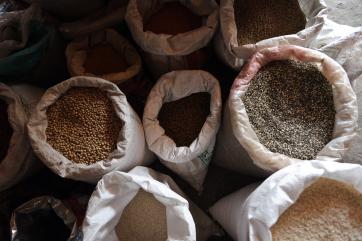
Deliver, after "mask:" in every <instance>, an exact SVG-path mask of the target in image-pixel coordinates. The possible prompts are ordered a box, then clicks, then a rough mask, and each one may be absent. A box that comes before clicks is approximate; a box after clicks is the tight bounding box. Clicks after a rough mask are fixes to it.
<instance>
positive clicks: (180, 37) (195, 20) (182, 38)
mask: <svg viewBox="0 0 362 241" xmlns="http://www.w3.org/2000/svg"><path fill="white" fill-rule="evenodd" d="M218 11H219V8H218V5H217V3H216V2H215V1H214V0H212V1H210V0H202V1H195V0H179V1H166V0H150V1H137V0H130V2H129V4H128V7H127V12H126V16H125V20H126V22H127V24H128V27H129V29H130V31H131V33H132V36H133V38H134V40H135V41H136V43H137V44H138V45H139V46H140V47H141V48H142V50H143V53H142V54H143V58H144V60H145V63H146V65H147V67H148V69H149V71H150V72H151V73H152V74H153V76H154V78H155V79H157V78H159V77H160V76H161V75H162V74H165V73H167V72H169V71H172V70H183V69H200V68H201V66H202V65H203V64H204V63H205V61H206V60H207V51H206V50H205V49H202V48H204V47H206V45H207V44H208V43H209V42H210V40H211V39H212V37H213V35H214V33H215V31H216V28H217V26H218Z"/></svg>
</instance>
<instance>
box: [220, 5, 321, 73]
mask: <svg viewBox="0 0 362 241" xmlns="http://www.w3.org/2000/svg"><path fill="white" fill-rule="evenodd" d="M298 3H299V6H300V8H301V10H302V12H303V13H304V15H305V18H306V20H307V23H306V26H305V29H303V30H302V31H299V32H298V33H296V34H291V35H284V36H278V37H274V38H270V39H265V40H261V41H259V42H257V43H255V44H246V45H239V43H238V40H237V28H236V23H235V16H234V1H233V0H221V1H220V28H219V30H218V32H217V34H216V37H215V40H214V46H215V50H216V53H217V54H218V56H219V58H220V59H222V60H223V61H224V62H225V63H226V64H227V65H229V66H230V67H232V68H233V69H236V70H240V68H241V67H242V66H243V64H244V62H245V61H246V60H247V59H249V58H250V56H252V55H253V54H254V53H255V52H256V51H258V50H260V49H263V48H266V47H271V46H275V45H289V44H293V45H298V46H304V47H309V44H310V43H311V42H312V41H313V40H314V39H315V38H316V37H317V36H318V34H319V32H320V31H321V29H322V27H323V23H324V16H326V5H325V3H324V1H323V0H298Z"/></svg>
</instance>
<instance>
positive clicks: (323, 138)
mask: <svg viewBox="0 0 362 241" xmlns="http://www.w3.org/2000/svg"><path fill="white" fill-rule="evenodd" d="M242 100H243V102H244V104H245V108H246V112H247V114H248V117H249V121H250V123H251V125H252V127H253V129H254V131H255V133H256V135H257V137H258V138H259V141H260V142H261V143H262V144H263V145H264V146H266V148H268V149H269V150H270V151H272V152H278V153H282V154H285V155H287V156H290V157H293V158H298V159H302V160H310V159H314V158H315V157H316V155H317V154H318V152H319V151H320V150H321V149H322V148H323V147H324V146H325V145H326V144H327V143H328V142H329V141H330V140H331V139H332V135H333V128H334V121H335V114H336V112H335V109H334V102H333V92H332V86H331V85H330V84H329V83H328V81H327V79H326V78H325V77H324V76H323V74H322V73H321V72H320V71H319V70H318V69H317V67H315V66H314V65H313V64H310V63H304V62H299V61H292V60H285V61H273V62H271V63H269V64H267V65H265V66H264V67H262V68H261V69H260V71H259V72H258V73H257V74H256V75H255V77H254V78H253V79H252V80H251V83H250V86H249V88H248V89H247V91H246V93H245V96H243V97H242Z"/></svg>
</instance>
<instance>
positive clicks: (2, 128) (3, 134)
mask: <svg viewBox="0 0 362 241" xmlns="http://www.w3.org/2000/svg"><path fill="white" fill-rule="evenodd" d="M12 135H13V129H12V128H11V126H10V123H9V117H8V105H7V103H6V102H5V101H4V100H1V99H0V163H1V162H2V161H3V159H4V158H5V157H6V155H7V153H8V149H9V144H10V139H11V136H12Z"/></svg>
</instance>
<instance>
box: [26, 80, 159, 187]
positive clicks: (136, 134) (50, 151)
mask: <svg viewBox="0 0 362 241" xmlns="http://www.w3.org/2000/svg"><path fill="white" fill-rule="evenodd" d="M71 87H95V88H99V89H101V90H103V91H105V92H106V93H107V95H108V97H109V98H110V100H111V101H112V104H113V107H114V110H115V113H116V115H117V117H118V118H119V119H120V120H121V121H122V122H123V127H122V129H121V131H120V133H119V136H118V142H117V148H116V149H115V150H114V151H113V152H112V153H111V154H110V155H109V156H108V158H107V159H105V160H100V161H98V162H96V163H94V164H91V165H86V164H77V163H75V162H72V161H71V160H69V159H67V158H66V157H65V156H63V155H62V154H61V153H59V152H58V151H56V150H55V149H54V148H53V147H52V146H51V145H50V144H49V143H48V142H47V136H46V128H47V125H48V120H47V115H46V111H47V108H48V107H49V106H50V105H52V104H53V103H54V102H55V101H56V100H57V99H58V98H59V97H60V96H61V95H62V94H64V93H65V92H67V90H68V89H70V88H71ZM28 133H29V137H30V142H31V145H32V147H33V150H34V152H35V154H36V155H37V156H38V157H39V158H40V159H41V161H43V162H44V164H45V165H46V166H48V167H49V168H50V169H51V170H52V171H53V172H55V173H56V174H58V175H59V176H61V177H64V178H70V179H75V180H80V181H85V182H89V183H96V182H97V181H99V180H100V179H101V178H102V176H103V175H104V174H106V173H108V172H111V171H115V170H122V171H129V170H130V169H132V168H133V167H135V166H138V165H147V164H150V162H151V161H152V160H153V159H154V157H153V154H152V153H151V152H150V151H149V150H148V149H147V146H146V142H145V137H144V132H143V128H142V123H141V120H140V119H139V118H138V116H137V114H136V113H135V112H134V111H133V109H132V107H130V105H129V104H128V102H127V99H126V97H125V95H124V94H123V93H122V92H121V91H120V90H119V89H118V87H117V86H116V85H114V84H112V83H111V82H109V81H106V80H103V79H100V78H94V77H85V76H81V77H73V78H71V79H68V80H66V81H64V82H62V83H60V84H58V85H56V86H54V87H52V88H50V89H48V90H47V91H46V92H45V94H44V95H43V97H42V98H41V100H40V102H39V103H38V105H37V106H36V109H35V110H34V111H33V112H32V114H31V117H30V120H29V123H28Z"/></svg>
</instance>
